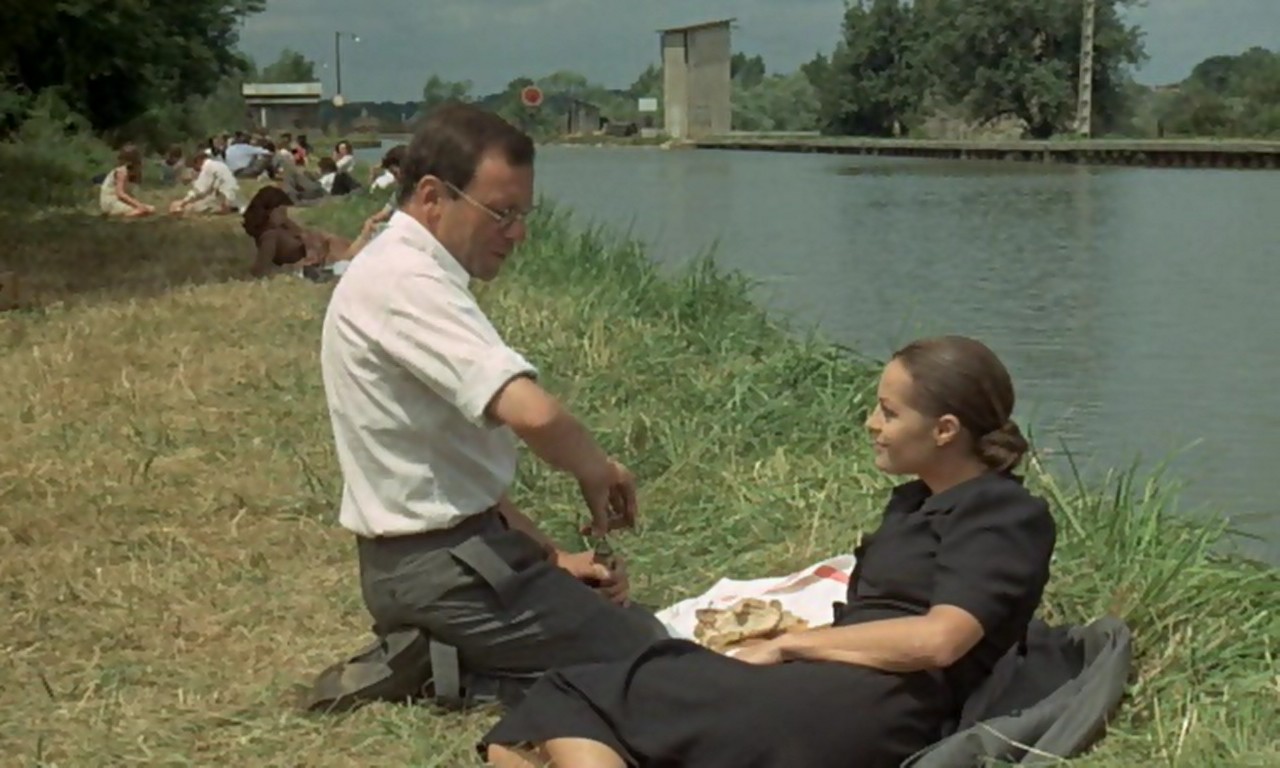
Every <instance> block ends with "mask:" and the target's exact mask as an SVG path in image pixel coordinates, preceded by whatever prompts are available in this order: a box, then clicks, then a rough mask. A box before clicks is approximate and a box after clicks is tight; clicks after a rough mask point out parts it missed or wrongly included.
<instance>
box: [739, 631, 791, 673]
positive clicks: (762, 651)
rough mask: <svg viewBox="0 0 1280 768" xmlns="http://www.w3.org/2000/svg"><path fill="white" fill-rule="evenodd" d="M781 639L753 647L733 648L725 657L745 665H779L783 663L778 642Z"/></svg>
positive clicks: (780, 644) (767, 641)
mask: <svg viewBox="0 0 1280 768" xmlns="http://www.w3.org/2000/svg"><path fill="white" fill-rule="evenodd" d="M783 637H785V635H784V636H783ZM781 639H782V638H774V639H773V640H766V641H764V642H763V643H756V644H755V645H747V646H743V647H740V648H733V649H731V650H730V651H729V652H728V653H726V654H725V655H726V656H728V657H729V658H731V659H737V660H738V661H744V662H746V663H747V664H756V665H759V666H769V665H772V664H781V663H782V661H783V656H782V643H781V642H779V641H780V640H781Z"/></svg>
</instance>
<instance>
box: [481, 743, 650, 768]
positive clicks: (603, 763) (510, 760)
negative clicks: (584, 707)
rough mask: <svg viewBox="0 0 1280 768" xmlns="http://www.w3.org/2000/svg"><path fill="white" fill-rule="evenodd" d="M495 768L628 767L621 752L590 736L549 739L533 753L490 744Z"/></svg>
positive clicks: (490, 759) (491, 762) (490, 762)
mask: <svg viewBox="0 0 1280 768" xmlns="http://www.w3.org/2000/svg"><path fill="white" fill-rule="evenodd" d="M488 759H489V765H491V766H493V767H494V768H627V764H626V763H625V762H624V761H623V760H622V756H621V755H619V754H618V753H617V752H614V751H613V750H612V749H610V748H609V747H607V746H605V745H604V744H601V743H600V742H598V741H594V740H592V739H552V740H550V741H548V742H547V743H546V744H544V745H542V748H541V749H539V750H537V752H536V753H529V752H524V751H521V750H515V749H511V748H510V747H503V746H500V745H498V744H491V745H489V755H488Z"/></svg>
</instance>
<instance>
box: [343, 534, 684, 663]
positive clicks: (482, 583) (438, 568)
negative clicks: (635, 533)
mask: <svg viewBox="0 0 1280 768" xmlns="http://www.w3.org/2000/svg"><path fill="white" fill-rule="evenodd" d="M357 548H358V552H359V559H360V585H361V591H362V593H363V595H364V601H365V605H366V606H367V607H368V609H369V613H370V614H371V615H372V616H373V619H374V631H375V632H376V633H377V634H379V635H385V634H387V633H390V632H394V631H396V630H399V629H405V628H409V627H416V628H419V629H421V630H423V631H425V632H426V633H427V634H428V635H429V636H430V637H432V638H433V639H435V640H436V641H438V642H441V643H445V644H447V645H451V646H453V647H454V648H456V649H457V652H458V660H459V663H460V665H461V667H462V668H463V669H464V670H466V671H468V672H472V673H479V674H498V675H500V674H503V673H514V674H522V675H524V674H531V673H532V674H540V673H542V672H545V671H547V670H548V669H551V668H553V667H561V666H571V665H574V664H584V663H591V662H598V661H611V660H615V659H621V658H625V657H627V656H630V655H632V654H635V653H636V652H638V651H640V650H642V649H643V648H645V647H646V646H648V645H649V644H650V643H652V642H653V641H654V640H657V639H660V638H664V637H666V636H667V633H666V629H665V627H663V625H662V623H661V622H659V621H658V620H657V619H656V618H654V616H653V615H652V614H651V613H649V612H648V611H645V610H643V609H640V608H635V607H631V608H624V607H622V606H619V605H617V604H615V603H611V602H609V601H608V600H606V599H605V598H603V597H601V596H600V595H599V594H597V593H596V592H595V591H594V590H593V589H591V588H590V587H588V586H587V585H585V584H583V583H582V582H580V581H578V580H577V579H575V578H574V577H573V576H571V575H569V573H568V572H566V571H565V570H563V569H562V568H559V567H557V566H555V565H554V564H552V563H551V562H549V561H548V560H547V558H546V552H545V551H544V550H543V549H542V548H541V547H540V546H539V545H538V544H537V542H535V541H534V540H533V539H531V538H530V537H529V536H528V535H526V534H524V533H521V532H519V531H514V530H510V529H508V528H507V526H506V522H505V520H504V519H503V518H502V516H501V515H499V514H498V513H497V512H496V511H492V510H491V511H488V512H484V513H481V514H479V515H475V516H473V517H470V518H467V519H466V520H464V521H463V522H462V523H460V524H459V525H457V526H455V527H454V528H451V529H449V530H447V531H436V532H432V533H429V534H422V535H416V536H404V537H386V538H379V539H364V538H362V539H358V545H357Z"/></svg>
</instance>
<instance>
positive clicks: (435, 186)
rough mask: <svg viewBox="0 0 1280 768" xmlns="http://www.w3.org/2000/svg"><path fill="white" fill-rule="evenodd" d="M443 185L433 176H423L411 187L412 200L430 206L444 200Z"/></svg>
mask: <svg viewBox="0 0 1280 768" xmlns="http://www.w3.org/2000/svg"><path fill="white" fill-rule="evenodd" d="M443 192H444V185H443V184H441V183H440V180H439V179H438V178H436V177H435V176H423V177H422V178H421V179H418V183H417V184H415V185H414V187H413V202H415V203H417V204H418V205H421V206H424V207H426V206H431V205H435V204H437V203H440V202H443V200H444V194H443Z"/></svg>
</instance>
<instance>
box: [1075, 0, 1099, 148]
mask: <svg viewBox="0 0 1280 768" xmlns="http://www.w3.org/2000/svg"><path fill="white" fill-rule="evenodd" d="M1081 2H1082V4H1083V5H1084V18H1083V19H1082V20H1081V22H1080V94H1079V98H1078V100H1077V101H1076V133H1077V134H1079V135H1080V136H1081V137H1082V138H1086V139H1087V138H1089V137H1090V136H1092V135H1093V33H1094V29H1095V22H1096V19H1097V10H1098V0H1081Z"/></svg>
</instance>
